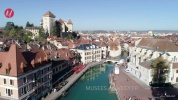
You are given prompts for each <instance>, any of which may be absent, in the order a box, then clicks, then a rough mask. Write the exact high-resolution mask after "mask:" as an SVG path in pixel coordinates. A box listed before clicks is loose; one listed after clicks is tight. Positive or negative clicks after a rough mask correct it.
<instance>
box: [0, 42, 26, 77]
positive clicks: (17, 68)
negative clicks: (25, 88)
mask: <svg viewBox="0 0 178 100" xmlns="http://www.w3.org/2000/svg"><path fill="white" fill-rule="evenodd" d="M4 59H5V60H4V62H3V63H2V69H1V70H0V73H1V74H6V69H9V68H10V73H9V75H10V76H18V75H21V74H23V68H24V67H26V64H27V62H26V61H25V59H24V57H23V55H22V53H21V52H20V50H19V49H18V47H17V45H15V44H12V45H11V47H10V49H9V51H8V52H7V55H6V57H5V58H4Z"/></svg>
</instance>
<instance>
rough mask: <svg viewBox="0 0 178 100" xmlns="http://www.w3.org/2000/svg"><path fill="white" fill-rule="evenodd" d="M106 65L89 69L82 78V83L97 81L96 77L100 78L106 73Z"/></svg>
mask: <svg viewBox="0 0 178 100" xmlns="http://www.w3.org/2000/svg"><path fill="white" fill-rule="evenodd" d="M106 68H107V67H106V65H103V64H101V65H98V66H95V67H93V68H91V69H89V70H88V71H87V72H86V73H85V74H84V75H83V76H82V77H81V78H80V81H84V80H95V78H96V77H98V76H99V75H100V74H101V73H104V72H105V71H106Z"/></svg>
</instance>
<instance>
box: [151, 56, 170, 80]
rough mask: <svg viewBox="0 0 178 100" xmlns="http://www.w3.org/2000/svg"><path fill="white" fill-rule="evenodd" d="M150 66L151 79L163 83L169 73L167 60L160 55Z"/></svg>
mask: <svg viewBox="0 0 178 100" xmlns="http://www.w3.org/2000/svg"><path fill="white" fill-rule="evenodd" d="M151 67H152V77H153V78H152V81H153V82H156V81H157V82H158V83H165V81H166V76H167V74H168V73H169V66H168V62H167V60H165V59H163V58H162V57H159V58H156V59H154V60H153V61H152V62H151Z"/></svg>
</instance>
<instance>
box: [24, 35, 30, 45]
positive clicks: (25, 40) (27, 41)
mask: <svg viewBox="0 0 178 100" xmlns="http://www.w3.org/2000/svg"><path fill="white" fill-rule="evenodd" d="M22 39H23V40H24V42H26V43H29V42H30V41H31V38H30V37H29V36H28V35H27V34H25V35H24V36H23V37H22Z"/></svg>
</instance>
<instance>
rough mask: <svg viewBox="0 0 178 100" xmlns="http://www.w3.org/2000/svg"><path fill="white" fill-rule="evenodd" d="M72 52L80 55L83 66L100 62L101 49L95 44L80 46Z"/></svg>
mask: <svg viewBox="0 0 178 100" xmlns="http://www.w3.org/2000/svg"><path fill="white" fill-rule="evenodd" d="M72 50H74V51H76V52H78V53H80V55H81V57H82V58H81V61H82V63H83V64H88V63H90V62H95V61H101V47H99V46H97V45H95V44H81V45H79V46H77V47H75V48H73V49H72Z"/></svg>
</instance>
